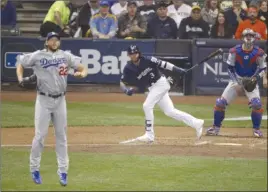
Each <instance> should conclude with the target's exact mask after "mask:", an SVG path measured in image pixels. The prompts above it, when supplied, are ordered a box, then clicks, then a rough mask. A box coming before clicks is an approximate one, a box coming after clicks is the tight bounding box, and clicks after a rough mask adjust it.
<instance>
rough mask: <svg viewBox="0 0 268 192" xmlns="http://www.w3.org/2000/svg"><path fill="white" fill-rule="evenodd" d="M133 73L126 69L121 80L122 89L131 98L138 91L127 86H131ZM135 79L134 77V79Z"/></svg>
mask: <svg viewBox="0 0 268 192" xmlns="http://www.w3.org/2000/svg"><path fill="white" fill-rule="evenodd" d="M130 76H131V72H129V71H128V69H127V68H124V71H123V75H122V76H121V80H120V89H121V90H122V91H123V92H124V93H125V94H126V95H128V96H131V95H132V94H133V93H135V92H136V91H137V89H136V88H133V87H128V86H127V84H131V77H130ZM133 78H134V77H133Z"/></svg>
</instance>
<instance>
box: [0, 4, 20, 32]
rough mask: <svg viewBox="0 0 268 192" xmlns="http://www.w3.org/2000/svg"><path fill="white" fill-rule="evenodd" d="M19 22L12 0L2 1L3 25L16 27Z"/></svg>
mask: <svg viewBox="0 0 268 192" xmlns="http://www.w3.org/2000/svg"><path fill="white" fill-rule="evenodd" d="M16 23H17V13H16V7H15V6H14V5H13V3H12V2H11V1H10V0H2V1H1V26H2V27H3V26H7V27H12V28H13V27H15V26H16Z"/></svg>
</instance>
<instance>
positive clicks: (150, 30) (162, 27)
mask: <svg viewBox="0 0 268 192" xmlns="http://www.w3.org/2000/svg"><path fill="white" fill-rule="evenodd" d="M156 7H157V16H155V17H154V18H152V19H151V20H150V21H149V22H148V26H147V35H148V37H149V38H153V39H177V31H178V29H177V24H176V22H175V21H174V19H172V18H171V17H169V16H167V4H166V3H165V2H160V3H159V4H157V5H156Z"/></svg>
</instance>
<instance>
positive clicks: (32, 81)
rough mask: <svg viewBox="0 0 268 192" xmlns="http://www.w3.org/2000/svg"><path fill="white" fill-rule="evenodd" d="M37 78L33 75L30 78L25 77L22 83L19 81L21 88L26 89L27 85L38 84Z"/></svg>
mask: <svg viewBox="0 0 268 192" xmlns="http://www.w3.org/2000/svg"><path fill="white" fill-rule="evenodd" d="M36 80H37V77H36V75H35V74H33V75H31V76H30V77H24V78H22V80H21V81H19V87H24V86H25V85H26V84H31V83H34V82H36Z"/></svg>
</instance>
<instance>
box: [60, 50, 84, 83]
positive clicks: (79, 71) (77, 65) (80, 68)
mask: <svg viewBox="0 0 268 192" xmlns="http://www.w3.org/2000/svg"><path fill="white" fill-rule="evenodd" d="M65 53H66V54H67V56H68V63H69V66H70V67H71V68H73V69H74V70H75V71H76V72H75V73H74V76H75V77H77V78H85V77H86V76H87V74H88V69H87V67H85V66H84V65H83V64H81V57H77V56H75V55H73V54H72V53H70V52H65Z"/></svg>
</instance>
